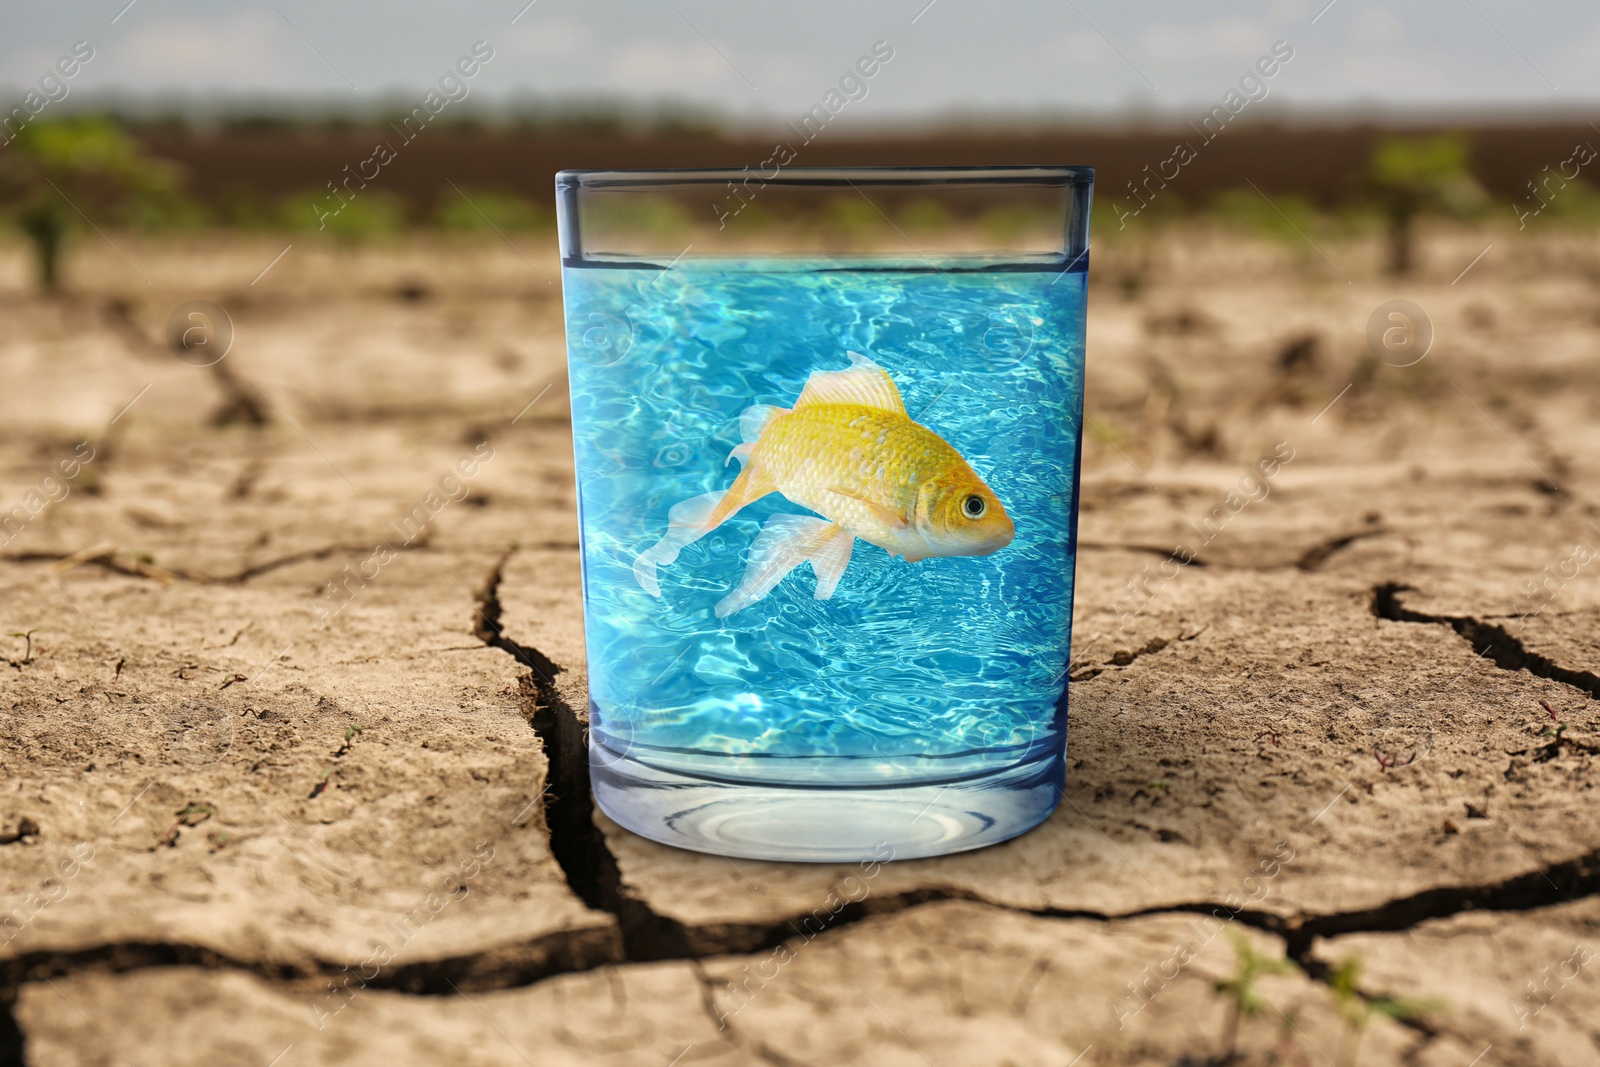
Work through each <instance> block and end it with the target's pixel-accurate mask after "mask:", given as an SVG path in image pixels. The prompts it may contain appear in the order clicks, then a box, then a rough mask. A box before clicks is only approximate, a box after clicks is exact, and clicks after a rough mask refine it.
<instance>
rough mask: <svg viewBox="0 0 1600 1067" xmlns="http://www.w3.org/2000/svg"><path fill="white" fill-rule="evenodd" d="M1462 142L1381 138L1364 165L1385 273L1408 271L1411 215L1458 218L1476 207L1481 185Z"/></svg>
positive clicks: (1447, 138)
mask: <svg viewBox="0 0 1600 1067" xmlns="http://www.w3.org/2000/svg"><path fill="white" fill-rule="evenodd" d="M1467 155H1468V152H1467V143H1466V141H1465V140H1464V139H1463V138H1461V137H1459V136H1457V135H1455V134H1440V135H1438V136H1436V137H1387V138H1385V139H1384V140H1383V141H1381V142H1380V143H1379V144H1378V147H1377V148H1376V149H1375V150H1374V151H1373V153H1372V159H1371V161H1370V162H1369V163H1368V165H1367V181H1368V183H1369V184H1370V185H1371V187H1372V189H1373V191H1374V192H1375V193H1376V194H1377V196H1378V199H1379V201H1380V203H1381V204H1382V207H1383V214H1384V218H1385V221H1386V224H1387V226H1388V230H1389V272H1390V273H1391V274H1395V275H1401V276H1403V275H1407V274H1410V273H1411V268H1412V265H1413V263H1414V261H1415V258H1416V257H1415V251H1414V249H1415V230H1416V220H1417V217H1418V216H1419V215H1421V214H1423V213H1424V212H1435V213H1439V214H1445V215H1454V216H1457V217H1463V216H1466V215H1470V214H1472V213H1473V212H1475V211H1477V210H1478V209H1479V208H1481V207H1482V205H1483V202H1484V200H1485V195H1484V191H1483V186H1481V185H1479V184H1478V181H1477V179H1476V178H1474V177H1473V176H1472V171H1471V170H1470V169H1469V168H1468V165H1467Z"/></svg>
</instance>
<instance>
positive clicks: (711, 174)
mask: <svg viewBox="0 0 1600 1067" xmlns="http://www.w3.org/2000/svg"><path fill="white" fill-rule="evenodd" d="M750 176H751V168H749V167H743V168H734V167H662V168H650V169H623V170H617V169H605V170H563V171H558V172H557V173H556V188H557V189H558V190H577V189H595V190H598V189H630V188H636V189H646V188H652V187H657V186H673V185H677V186H683V185H722V184H724V183H726V182H730V181H737V180H741V179H745V178H749V177H750ZM755 179H756V180H757V181H760V182H761V183H762V184H764V185H789V186H795V187H801V188H804V187H811V188H826V187H830V186H850V185H867V186H874V187H877V186H886V185H906V186H917V185H928V186H938V185H969V186H1002V187H1003V186H1008V185H1018V186H1021V185H1027V186H1053V187H1062V188H1066V187H1071V186H1087V185H1093V184H1094V168H1093V167H1086V166H1076V165H1071V166H1066V165H1047V164H1040V165H1033V164H1023V165H1005V166H983V165H979V166H932V167H928V166H919V167H781V168H779V170H778V172H777V173H776V174H774V175H773V176H772V177H770V178H769V177H767V175H766V174H765V173H764V172H762V171H756V172H755Z"/></svg>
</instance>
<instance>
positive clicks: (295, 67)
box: [85, 11, 338, 91]
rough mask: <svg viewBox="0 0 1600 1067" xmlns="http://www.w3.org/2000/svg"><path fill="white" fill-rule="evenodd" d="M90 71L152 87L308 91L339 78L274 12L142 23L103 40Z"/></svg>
mask: <svg viewBox="0 0 1600 1067" xmlns="http://www.w3.org/2000/svg"><path fill="white" fill-rule="evenodd" d="M85 69H86V71H87V72H89V73H92V75H93V76H94V81H95V83H96V84H97V85H121V86H128V85H136V86H138V87H140V88H141V89H144V90H154V91H163V90H173V89H187V90H190V91H196V90H204V89H212V88H223V87H225V88H227V89H229V90H232V91H251V90H255V91H262V90H305V89H308V88H313V87H316V86H319V85H324V84H326V83H327V81H328V79H329V78H333V79H335V80H337V79H338V75H337V74H335V73H334V71H333V70H332V69H330V68H329V67H328V66H327V64H326V63H325V62H324V60H323V59H322V58H321V57H320V56H318V55H317V54H316V52H314V51H313V50H312V49H311V48H310V47H309V46H308V45H307V44H306V42H305V41H303V40H302V39H301V38H300V37H299V35H297V34H296V33H295V32H294V31H293V30H292V29H290V28H289V26H287V25H286V24H285V23H284V22H283V21H282V20H281V19H277V18H275V17H274V16H273V15H272V13H271V12H270V11H240V12H237V13H234V14H232V15H226V16H223V17H220V18H211V19H205V20H199V19H162V20H160V21H156V22H147V23H142V24H139V25H137V26H136V27H135V28H133V29H132V30H131V31H129V32H128V34H127V35H126V36H125V37H123V38H122V39H121V40H119V41H116V42H114V43H107V44H103V45H101V46H99V55H98V56H97V57H96V60H95V62H94V63H93V64H91V65H90V66H89V67H87V68H85ZM308 83H309V84H308Z"/></svg>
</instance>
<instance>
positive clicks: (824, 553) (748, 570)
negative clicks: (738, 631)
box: [716, 515, 855, 619]
mask: <svg viewBox="0 0 1600 1067" xmlns="http://www.w3.org/2000/svg"><path fill="white" fill-rule="evenodd" d="M840 535H843V537H842V538H841V536H840ZM840 540H843V547H842V549H841V548H840V547H838V546H837V545H836V544H835V542H837V541H840ZM854 541H855V537H854V535H852V534H850V533H849V532H848V531H846V530H844V529H842V528H841V527H838V526H835V525H834V524H833V523H831V522H829V521H828V520H827V519H819V518H817V517H816V516H814V515H774V516H772V518H770V519H768V520H767V524H766V525H765V526H763V527H761V532H760V533H759V534H757V535H756V539H755V541H754V542H753V543H752V544H751V545H750V554H749V557H748V562H746V564H745V568H744V577H743V578H742V579H740V581H739V585H738V587H737V588H735V589H734V590H733V591H732V592H730V593H729V594H728V595H727V596H725V597H723V598H722V599H721V600H719V601H718V602H717V607H716V612H717V618H719V619H724V618H727V617H728V616H729V615H732V614H733V613H734V612H736V611H741V610H743V609H744V608H747V607H749V606H750V605H751V604H754V603H755V602H756V601H758V600H760V599H761V598H762V597H764V596H766V595H767V594H768V593H770V592H772V591H773V590H774V589H776V588H777V587H778V583H779V582H781V581H783V579H784V578H785V577H786V576H787V575H788V573H789V572H790V571H792V570H794V569H795V568H796V567H798V566H800V564H802V563H805V562H806V561H808V560H809V561H811V565H812V568H813V569H815V570H816V571H817V595H818V596H819V598H821V599H824V600H826V599H827V597H824V596H822V593H823V591H824V585H826V592H827V594H828V596H832V595H833V590H834V587H835V586H837V585H838V584H839V579H840V578H841V577H842V576H843V575H844V568H845V566H846V565H847V564H848V563H849V562H850V546H851V545H852V544H853V543H854ZM819 557H820V558H821V559H822V562H821V563H820V564H819V563H818V559H819Z"/></svg>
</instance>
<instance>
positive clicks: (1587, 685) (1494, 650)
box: [1372, 582, 1600, 700]
mask: <svg viewBox="0 0 1600 1067" xmlns="http://www.w3.org/2000/svg"><path fill="white" fill-rule="evenodd" d="M1411 590H1413V587H1412V586H1409V585H1402V584H1400V583H1399V582H1385V583H1383V584H1382V585H1379V586H1374V587H1373V590H1372V614H1374V615H1376V616H1377V617H1378V618H1380V619H1388V620H1390V621H1391V622H1423V623H1436V624H1439V625H1443V626H1448V627H1450V628H1451V629H1453V630H1454V631H1455V632H1456V633H1458V634H1460V635H1461V636H1462V637H1463V638H1465V639H1466V641H1467V643H1468V644H1470V645H1471V646H1472V650H1473V651H1474V652H1476V653H1477V654H1478V655H1479V656H1480V657H1487V658H1488V659H1489V660H1490V661H1491V662H1492V663H1493V664H1494V665H1495V666H1496V667H1499V668H1500V669H1501V670H1503V671H1527V672H1528V673H1529V674H1532V675H1534V676H1535V677H1538V678H1548V679H1549V680H1550V681H1552V682H1560V683H1561V684H1563V685H1570V686H1572V688H1574V689H1576V690H1578V691H1579V692H1582V693H1585V694H1587V695H1588V696H1589V697H1590V698H1591V699H1596V700H1600V675H1596V674H1594V673H1592V672H1590V671H1575V670H1571V669H1570V668H1567V667H1563V666H1561V665H1560V664H1558V663H1556V662H1555V661H1554V660H1552V659H1550V658H1548V657H1546V656H1541V655H1540V654H1539V653H1537V652H1530V651H1528V649H1527V647H1526V646H1524V645H1523V643H1522V641H1521V639H1520V638H1517V637H1515V636H1513V635H1512V634H1511V633H1510V632H1509V631H1508V630H1506V629H1505V627H1503V626H1497V625H1495V624H1494V623H1491V622H1483V621H1481V620H1479V619H1475V618H1472V617H1471V616H1468V615H1428V614H1425V613H1423V612H1420V611H1412V610H1411V609H1410V608H1408V607H1406V606H1405V605H1404V604H1402V603H1400V594H1401V593H1403V592H1407V591H1411Z"/></svg>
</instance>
